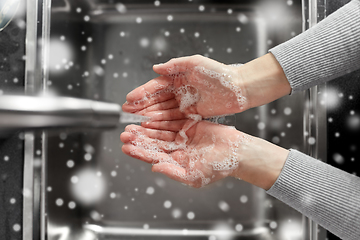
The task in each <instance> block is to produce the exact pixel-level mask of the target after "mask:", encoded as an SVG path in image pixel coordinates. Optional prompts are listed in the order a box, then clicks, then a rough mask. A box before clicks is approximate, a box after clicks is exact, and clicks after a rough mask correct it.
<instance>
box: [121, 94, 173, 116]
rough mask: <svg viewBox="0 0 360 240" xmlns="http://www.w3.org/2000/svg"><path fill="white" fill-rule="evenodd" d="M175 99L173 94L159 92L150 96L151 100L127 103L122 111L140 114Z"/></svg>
mask: <svg viewBox="0 0 360 240" xmlns="http://www.w3.org/2000/svg"><path fill="white" fill-rule="evenodd" d="M173 98H175V95H174V94H173V93H171V92H159V93H157V94H155V95H153V96H150V97H149V98H144V99H141V100H138V101H133V102H128V101H127V102H126V103H124V104H123V106H122V110H123V111H124V112H130V113H134V112H139V111H141V110H143V109H145V108H147V107H150V106H152V105H154V104H157V103H160V102H165V101H168V100H170V99H173Z"/></svg>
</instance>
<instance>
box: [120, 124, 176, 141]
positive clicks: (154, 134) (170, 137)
mask: <svg viewBox="0 0 360 240" xmlns="http://www.w3.org/2000/svg"><path fill="white" fill-rule="evenodd" d="M125 131H126V132H123V133H122V134H121V135H120V138H121V141H122V142H124V143H125V141H126V140H128V139H129V140H128V141H127V142H130V141H133V140H134V139H131V136H128V133H127V132H131V133H136V132H138V133H141V134H143V135H145V136H147V137H149V138H152V139H158V140H162V141H167V142H172V141H174V140H175V137H176V133H175V132H171V131H163V130H155V129H149V128H144V127H141V126H137V125H128V126H127V127H126V128H125ZM123 140H124V141H123Z"/></svg>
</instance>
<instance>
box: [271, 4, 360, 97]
mask: <svg viewBox="0 0 360 240" xmlns="http://www.w3.org/2000/svg"><path fill="white" fill-rule="evenodd" d="M359 39H360V0H353V1H351V2H350V3H348V4H347V5H345V6H344V7H342V8H341V9H339V10H338V11H336V12H335V13H333V14H331V15H330V16H329V17H327V18H326V19H324V20H323V21H321V22H320V23H319V24H317V25H316V26H315V27H313V28H311V29H309V30H307V31H306V32H304V33H302V34H300V35H298V36H297V37H294V38H293V39H291V40H289V41H287V42H285V43H283V44H281V45H278V46H276V47H274V48H272V49H270V50H269V51H270V52H271V53H272V54H273V55H274V56H275V58H276V59H277V60H278V62H279V63H280V65H281V66H282V68H283V70H284V72H285V75H286V77H287V79H288V81H289V83H290V86H291V88H292V92H296V91H300V90H304V89H307V88H310V87H312V86H314V85H318V84H320V83H322V82H325V81H330V80H332V79H335V78H337V77H339V76H342V75H345V74H346V73H349V72H352V71H354V70H356V69H359V68H360V44H359Z"/></svg>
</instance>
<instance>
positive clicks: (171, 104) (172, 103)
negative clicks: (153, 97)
mask: <svg viewBox="0 0 360 240" xmlns="http://www.w3.org/2000/svg"><path fill="white" fill-rule="evenodd" d="M178 107H179V103H178V101H176V99H175V98H173V99H170V100H168V101H165V102H161V103H156V104H154V105H152V106H150V107H147V108H145V109H143V110H141V111H139V112H137V114H140V115H144V114H145V113H147V112H153V111H160V110H168V109H173V108H178Z"/></svg>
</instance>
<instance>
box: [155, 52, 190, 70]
mask: <svg viewBox="0 0 360 240" xmlns="http://www.w3.org/2000/svg"><path fill="white" fill-rule="evenodd" d="M194 64H195V62H194V56H190V57H181V58H173V59H171V60H170V61H168V62H166V63H160V64H156V65H154V66H153V70H154V72H156V73H157V74H160V75H171V74H177V73H183V72H186V71H188V70H189V69H191V68H192V67H193V66H194Z"/></svg>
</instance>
